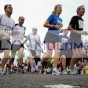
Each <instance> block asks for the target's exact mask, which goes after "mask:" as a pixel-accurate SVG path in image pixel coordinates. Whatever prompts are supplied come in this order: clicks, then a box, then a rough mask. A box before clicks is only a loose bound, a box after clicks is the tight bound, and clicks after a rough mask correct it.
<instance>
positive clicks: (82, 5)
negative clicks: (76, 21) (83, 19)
mask: <svg viewBox="0 0 88 88" xmlns="http://www.w3.org/2000/svg"><path fill="white" fill-rule="evenodd" d="M81 7H84V5H80V6H79V7H78V8H77V10H76V12H77V14H78V12H79V10H80V9H81Z"/></svg>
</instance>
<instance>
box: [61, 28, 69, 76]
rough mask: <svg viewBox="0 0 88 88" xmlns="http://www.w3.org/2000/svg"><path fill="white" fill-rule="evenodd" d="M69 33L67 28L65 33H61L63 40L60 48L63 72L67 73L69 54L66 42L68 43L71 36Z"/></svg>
mask: <svg viewBox="0 0 88 88" xmlns="http://www.w3.org/2000/svg"><path fill="white" fill-rule="evenodd" d="M67 34H68V30H67V29H65V30H63V35H60V38H61V41H62V46H61V49H60V59H61V63H62V74H67V71H66V57H68V56H67V48H68V47H66V43H68V40H69V37H68V36H67Z"/></svg>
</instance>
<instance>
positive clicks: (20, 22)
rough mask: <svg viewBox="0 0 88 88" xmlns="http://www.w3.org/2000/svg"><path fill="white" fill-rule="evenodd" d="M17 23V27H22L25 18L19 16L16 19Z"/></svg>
mask: <svg viewBox="0 0 88 88" xmlns="http://www.w3.org/2000/svg"><path fill="white" fill-rule="evenodd" d="M18 21H19V25H21V26H22V25H23V23H24V21H25V18H24V17H23V16H20V17H19V19H18Z"/></svg>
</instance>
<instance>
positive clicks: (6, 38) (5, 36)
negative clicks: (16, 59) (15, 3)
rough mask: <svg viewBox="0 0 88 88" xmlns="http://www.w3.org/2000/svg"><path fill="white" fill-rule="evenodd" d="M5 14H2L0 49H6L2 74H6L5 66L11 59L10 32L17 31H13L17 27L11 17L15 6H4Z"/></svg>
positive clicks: (0, 21) (0, 18)
mask: <svg viewBox="0 0 88 88" xmlns="http://www.w3.org/2000/svg"><path fill="white" fill-rule="evenodd" d="M4 11H5V14H2V15H1V14H0V50H1V51H4V57H3V59H2V65H1V68H2V69H1V74H4V73H5V72H4V66H5V64H6V63H7V61H8V59H9V50H10V49H11V44H10V34H11V33H12V34H15V33H16V32H11V30H13V29H14V27H15V22H14V20H13V19H12V18H11V15H12V12H13V8H12V5H10V4H6V5H5V6H4Z"/></svg>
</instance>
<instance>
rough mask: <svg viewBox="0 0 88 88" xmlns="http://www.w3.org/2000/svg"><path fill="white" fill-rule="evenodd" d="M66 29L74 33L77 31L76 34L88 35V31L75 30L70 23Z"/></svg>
mask: <svg viewBox="0 0 88 88" xmlns="http://www.w3.org/2000/svg"><path fill="white" fill-rule="evenodd" d="M68 30H69V31H72V32H74V33H77V34H82V35H88V33H87V32H86V31H77V30H75V29H74V28H72V26H71V25H69V26H68Z"/></svg>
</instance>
